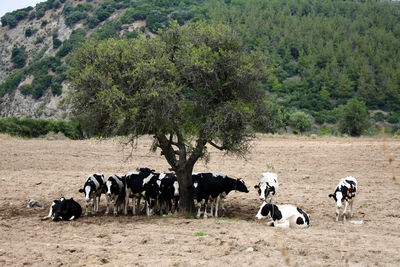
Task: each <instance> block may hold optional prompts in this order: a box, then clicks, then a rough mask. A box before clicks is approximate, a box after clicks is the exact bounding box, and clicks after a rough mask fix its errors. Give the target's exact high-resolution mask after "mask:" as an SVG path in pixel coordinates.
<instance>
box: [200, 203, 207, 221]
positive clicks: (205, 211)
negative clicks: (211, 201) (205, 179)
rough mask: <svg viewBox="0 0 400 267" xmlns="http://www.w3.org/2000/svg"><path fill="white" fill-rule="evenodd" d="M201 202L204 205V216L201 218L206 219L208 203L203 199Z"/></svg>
mask: <svg viewBox="0 0 400 267" xmlns="http://www.w3.org/2000/svg"><path fill="white" fill-rule="evenodd" d="M201 202H202V203H204V216H203V218H204V219H207V217H208V216H207V203H208V201H206V200H204V199H203V200H202V201H201Z"/></svg>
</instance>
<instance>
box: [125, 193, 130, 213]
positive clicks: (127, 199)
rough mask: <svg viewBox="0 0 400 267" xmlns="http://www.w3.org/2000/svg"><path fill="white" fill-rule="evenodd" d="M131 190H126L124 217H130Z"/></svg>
mask: <svg viewBox="0 0 400 267" xmlns="http://www.w3.org/2000/svg"><path fill="white" fill-rule="evenodd" d="M129 194H130V190H129V191H128V190H126V195H125V201H124V215H128V204H129Z"/></svg>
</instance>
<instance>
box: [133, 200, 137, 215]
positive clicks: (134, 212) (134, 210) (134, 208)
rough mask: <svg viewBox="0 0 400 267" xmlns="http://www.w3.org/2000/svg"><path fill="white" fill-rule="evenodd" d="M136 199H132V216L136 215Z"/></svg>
mask: <svg viewBox="0 0 400 267" xmlns="http://www.w3.org/2000/svg"><path fill="white" fill-rule="evenodd" d="M135 205H136V197H133V198H132V215H136V206H135Z"/></svg>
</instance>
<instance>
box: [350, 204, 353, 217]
mask: <svg viewBox="0 0 400 267" xmlns="http://www.w3.org/2000/svg"><path fill="white" fill-rule="evenodd" d="M353 202H354V199H352V200H351V202H350V217H352V218H353Z"/></svg>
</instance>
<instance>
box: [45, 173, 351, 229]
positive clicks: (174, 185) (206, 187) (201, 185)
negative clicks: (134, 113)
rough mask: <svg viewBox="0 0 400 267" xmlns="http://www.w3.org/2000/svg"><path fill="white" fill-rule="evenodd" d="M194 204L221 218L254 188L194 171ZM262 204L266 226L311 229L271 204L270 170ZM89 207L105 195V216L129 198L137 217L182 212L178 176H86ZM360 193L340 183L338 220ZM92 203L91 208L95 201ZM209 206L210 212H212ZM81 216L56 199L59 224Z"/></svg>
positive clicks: (303, 218)
mask: <svg viewBox="0 0 400 267" xmlns="http://www.w3.org/2000/svg"><path fill="white" fill-rule="evenodd" d="M192 182H193V200H194V203H195V207H197V215H196V217H197V218H199V217H200V216H201V214H203V217H204V218H207V216H208V215H210V216H215V217H218V210H219V207H218V205H219V204H220V208H221V209H222V210H225V208H224V199H225V198H226V196H227V195H228V194H229V192H231V191H233V190H235V191H239V192H245V193H248V192H249V190H248V188H247V186H246V184H245V182H244V181H243V179H232V178H229V177H228V176H226V175H224V174H217V173H193V174H192ZM254 187H255V188H256V189H257V190H258V195H259V198H260V200H261V201H262V204H261V207H260V208H259V211H258V213H257V215H256V218H257V219H263V218H266V217H268V216H269V217H270V218H272V221H270V222H269V223H268V224H267V225H269V226H276V227H283V228H287V227H299V228H304V227H308V226H309V225H310V216H309V215H308V214H307V213H305V212H304V211H303V210H302V209H300V208H298V207H296V206H294V205H276V204H273V203H272V200H273V198H274V196H275V195H276V194H277V192H278V190H279V182H278V177H277V174H276V173H271V172H265V173H262V174H261V177H260V181H259V184H258V185H256V186H254ZM79 192H81V193H84V200H85V204H86V210H85V215H87V214H88V213H90V212H93V213H96V212H98V211H99V204H100V197H101V195H102V194H105V196H106V199H107V209H106V214H108V213H109V212H110V204H111V203H112V204H113V213H114V215H117V214H119V213H123V214H124V215H127V214H128V207H129V200H130V199H132V214H133V215H136V214H138V212H145V213H146V215H147V216H150V215H151V214H153V213H158V214H160V215H164V214H169V213H173V212H176V211H177V210H178V209H179V183H178V179H177V177H176V175H175V174H173V173H156V172H155V171H154V170H152V169H149V168H140V169H138V170H137V172H129V173H127V174H126V175H115V174H114V175H112V176H110V177H109V178H108V180H107V181H105V180H104V175H103V174H97V173H95V174H92V175H90V176H89V178H87V180H86V182H85V184H84V186H83V188H82V189H79ZM356 192H357V180H356V179H355V178H354V177H352V176H349V177H346V178H343V179H341V180H340V182H339V184H338V185H337V187H336V189H335V192H334V193H333V194H330V195H329V197H331V198H333V199H334V200H335V207H336V221H338V220H339V215H340V210H341V208H342V203H344V210H343V213H342V215H343V221H346V215H347V209H348V206H349V205H350V209H351V212H350V216H351V217H352V216H353V201H354V197H355V196H356ZM142 198H143V199H144V205H143V209H142V210H140V202H141V199H142ZM91 201H92V206H91V205H90V202H91ZM208 204H210V213H208V212H207V208H208ZM81 214H82V208H81V206H80V205H79V203H78V202H76V201H75V200H73V199H72V198H71V199H65V198H64V197H62V198H60V199H58V200H54V201H53V203H52V205H51V207H50V211H49V214H48V216H46V217H44V218H43V219H49V218H51V219H52V220H54V221H59V220H75V219H77V218H79V217H80V216H81Z"/></svg>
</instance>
